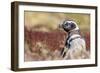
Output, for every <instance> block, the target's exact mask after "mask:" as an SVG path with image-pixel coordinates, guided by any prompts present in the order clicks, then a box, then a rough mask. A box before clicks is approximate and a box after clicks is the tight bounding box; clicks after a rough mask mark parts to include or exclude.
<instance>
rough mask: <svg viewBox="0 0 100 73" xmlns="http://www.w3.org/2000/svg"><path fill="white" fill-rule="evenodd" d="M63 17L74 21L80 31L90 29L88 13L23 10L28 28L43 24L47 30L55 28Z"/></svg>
mask: <svg viewBox="0 0 100 73" xmlns="http://www.w3.org/2000/svg"><path fill="white" fill-rule="evenodd" d="M65 19H66V20H73V21H75V22H76V23H77V24H78V26H79V28H80V29H81V30H82V31H83V30H84V31H89V30H90V15H89V14H80V13H54V12H32V11H25V26H26V27H29V28H32V27H33V28H34V27H36V26H38V27H39V26H43V27H46V29H47V30H55V29H57V28H58V25H59V24H60V23H61V22H62V21H63V20H65Z"/></svg>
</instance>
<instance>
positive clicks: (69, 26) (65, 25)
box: [60, 20, 79, 32]
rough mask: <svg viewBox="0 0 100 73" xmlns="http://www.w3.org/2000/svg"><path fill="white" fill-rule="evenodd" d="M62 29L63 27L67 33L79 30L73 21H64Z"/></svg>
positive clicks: (61, 25)
mask: <svg viewBox="0 0 100 73" xmlns="http://www.w3.org/2000/svg"><path fill="white" fill-rule="evenodd" d="M60 27H62V28H63V29H64V30H65V31H66V32H69V31H72V30H79V27H78V25H77V23H76V22H74V21H71V20H70V21H67V20H64V21H63V22H62V23H61V24H60Z"/></svg>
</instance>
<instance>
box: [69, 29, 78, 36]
mask: <svg viewBox="0 0 100 73" xmlns="http://www.w3.org/2000/svg"><path fill="white" fill-rule="evenodd" d="M74 34H79V35H80V31H79V30H72V31H69V32H68V36H72V35H74Z"/></svg>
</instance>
